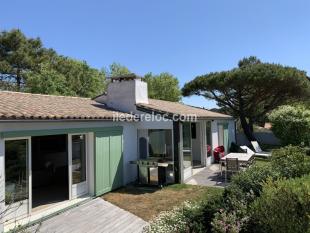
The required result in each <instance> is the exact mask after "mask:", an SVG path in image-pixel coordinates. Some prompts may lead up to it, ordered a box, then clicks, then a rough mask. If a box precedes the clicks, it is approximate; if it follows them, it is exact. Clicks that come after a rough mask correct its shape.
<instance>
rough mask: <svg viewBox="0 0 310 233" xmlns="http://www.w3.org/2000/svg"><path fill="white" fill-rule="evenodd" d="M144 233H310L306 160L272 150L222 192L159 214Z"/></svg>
mask: <svg viewBox="0 0 310 233" xmlns="http://www.w3.org/2000/svg"><path fill="white" fill-rule="evenodd" d="M145 232H214V233H238V232H255V233H265V232H271V233H273V232H274V233H281V232H283V233H284V232H285V233H299V232H300V233H304V232H310V157H309V156H307V155H306V150H305V149H304V148H302V147H298V146H286V147H283V148H280V149H276V150H273V152H272V158H271V160H270V162H266V163H261V162H260V163H256V164H254V165H253V166H252V167H250V168H249V169H247V170H246V171H244V172H241V173H239V174H238V175H235V176H233V177H232V181H231V183H230V185H229V186H228V187H226V188H225V190H224V192H219V193H218V195H213V196H212V197H209V198H205V199H200V200H198V201H193V202H189V201H186V202H184V203H183V204H182V205H180V206H178V207H174V209H173V210H170V211H164V212H162V213H160V214H159V215H158V216H157V217H156V218H155V219H153V220H152V221H151V223H150V226H149V227H147V228H146V229H145Z"/></svg>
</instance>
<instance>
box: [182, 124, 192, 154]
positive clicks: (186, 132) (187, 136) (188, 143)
mask: <svg viewBox="0 0 310 233" xmlns="http://www.w3.org/2000/svg"><path fill="white" fill-rule="evenodd" d="M182 125H183V148H184V149H191V148H192V138H191V123H189V122H184V123H183V124H182Z"/></svg>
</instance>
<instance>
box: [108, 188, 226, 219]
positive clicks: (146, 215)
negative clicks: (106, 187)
mask: <svg viewBox="0 0 310 233" xmlns="http://www.w3.org/2000/svg"><path fill="white" fill-rule="evenodd" d="M222 192H223V189H222V188H214V187H203V186H196V185H185V184H175V185H171V186H168V187H165V188H163V189H159V188H153V187H137V186H126V187H123V188H121V189H118V190H116V191H114V192H110V193H108V194H105V195H104V196H102V198H103V199H104V200H106V201H109V202H111V203H113V204H115V205H117V206H119V207H120V208H122V209H125V210H127V211H129V212H131V213H133V214H135V215H137V216H139V217H140V218H142V219H144V220H146V221H149V220H151V219H152V218H153V217H155V216H157V215H158V214H159V213H160V212H161V211H165V210H171V209H172V208H173V207H174V206H178V205H180V204H181V203H183V202H184V201H196V200H201V199H207V198H210V197H212V196H214V195H220V194H221V193H222Z"/></svg>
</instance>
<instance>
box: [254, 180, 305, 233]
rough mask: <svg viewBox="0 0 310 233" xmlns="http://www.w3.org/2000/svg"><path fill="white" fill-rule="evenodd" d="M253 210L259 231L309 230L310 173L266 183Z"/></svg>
mask: <svg viewBox="0 0 310 233" xmlns="http://www.w3.org/2000/svg"><path fill="white" fill-rule="evenodd" d="M251 210H252V219H253V221H254V223H255V224H253V225H254V226H255V228H256V229H259V231H260V232H270V233H306V232H310V176H309V175H308V176H305V177H302V178H296V179H289V180H278V181H268V182H266V183H265V184H264V186H263V192H262V194H261V196H260V197H258V198H257V199H256V200H255V201H254V202H253V204H252V207H251Z"/></svg>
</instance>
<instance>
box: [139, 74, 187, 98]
mask: <svg viewBox="0 0 310 233" xmlns="http://www.w3.org/2000/svg"><path fill="white" fill-rule="evenodd" d="M143 80H144V81H145V82H147V84H148V94H149V97H150V98H153V99H160V100H168V101H173V102H178V101H180V99H181V91H180V88H179V81H178V79H177V78H176V77H174V76H173V75H172V74H169V73H166V72H165V73H160V74H159V75H153V74H152V73H147V74H146V75H145V76H144V78H143Z"/></svg>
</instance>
